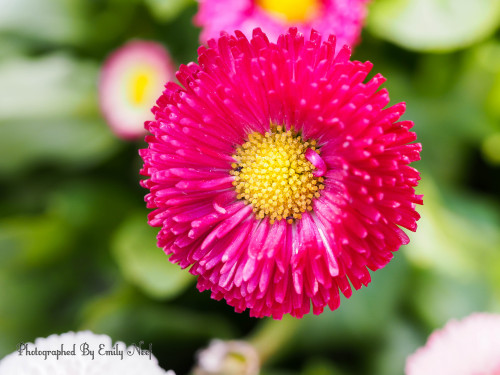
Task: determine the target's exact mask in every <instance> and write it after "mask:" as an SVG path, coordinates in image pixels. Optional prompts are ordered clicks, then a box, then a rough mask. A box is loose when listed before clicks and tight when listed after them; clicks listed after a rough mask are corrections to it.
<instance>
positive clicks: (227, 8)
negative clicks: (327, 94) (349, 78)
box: [194, 0, 370, 47]
mask: <svg viewBox="0 0 500 375" xmlns="http://www.w3.org/2000/svg"><path fill="white" fill-rule="evenodd" d="M273 1H274V2H281V3H283V4H284V5H283V8H284V9H286V8H288V9H290V8H293V7H294V6H297V4H286V1H283V0H281V1H280V0H270V1H268V2H271V3H272V2H273ZM302 1H303V2H305V3H308V4H310V5H309V6H311V5H316V8H317V9H316V11H315V12H314V14H313V15H312V16H311V17H308V18H307V19H303V20H290V19H286V18H284V17H283V15H280V14H279V13H276V12H272V11H271V10H272V9H271V10H270V9H267V8H266V6H265V3H266V1H257V0H198V2H199V11H198V13H197V14H196V16H195V19H194V22H195V24H197V25H198V26H201V27H202V31H201V34H200V40H201V41H203V42H204V41H207V40H208V39H211V38H217V37H218V36H219V35H220V31H221V30H226V31H232V30H241V31H242V32H243V33H244V34H246V35H251V33H252V30H253V29H254V28H256V27H259V28H261V29H262V30H263V31H264V32H265V33H266V34H267V35H268V37H269V38H270V39H271V40H276V39H277V37H278V36H279V35H280V34H283V33H285V32H286V31H287V30H288V28H290V27H292V26H293V27H297V28H298V29H299V31H300V32H303V33H305V34H309V33H310V31H311V30H312V29H315V30H317V31H318V32H319V33H320V34H322V35H329V34H335V35H336V37H337V45H338V46H340V47H342V46H343V45H344V44H347V45H349V46H351V47H353V46H354V45H356V44H357V43H358V41H359V37H360V34H361V29H362V27H363V24H364V21H365V17H366V14H367V5H368V3H369V1H370V0H302ZM303 7H304V6H303Z"/></svg>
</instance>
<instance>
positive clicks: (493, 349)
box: [406, 313, 500, 375]
mask: <svg viewBox="0 0 500 375" xmlns="http://www.w3.org/2000/svg"><path fill="white" fill-rule="evenodd" d="M429 374H440V375H500V314H488V313H475V314H472V315H469V316H468V317H466V318H465V319H463V320H461V321H456V320H452V321H450V322H448V323H447V324H446V326H445V327H444V328H443V329H441V330H437V331H435V332H433V333H432V335H431V336H430V337H429V339H428V341H427V343H426V344H425V346H424V347H422V348H420V349H418V350H417V351H416V352H415V353H414V354H412V355H411V356H410V357H408V359H407V361H406V375H429Z"/></svg>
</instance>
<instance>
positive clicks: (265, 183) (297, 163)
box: [231, 126, 324, 224]
mask: <svg viewBox="0 0 500 375" xmlns="http://www.w3.org/2000/svg"><path fill="white" fill-rule="evenodd" d="M308 149H311V150H313V151H314V152H316V153H317V154H319V153H320V151H319V149H317V147H316V141H315V140H309V141H304V140H303V139H302V137H301V136H300V135H299V134H297V133H296V132H294V131H293V129H291V130H288V131H286V130H285V129H283V127H281V126H278V127H276V128H275V129H274V130H272V131H270V132H266V133H265V134H264V135H262V134H261V133H258V132H254V133H251V134H249V135H248V141H247V142H245V143H244V144H243V145H241V146H239V147H238V148H237V149H236V153H235V154H234V155H233V158H234V159H235V160H236V161H237V162H236V163H233V164H232V165H231V166H232V168H233V170H232V171H231V174H232V175H234V177H235V179H234V182H233V185H234V186H235V189H236V193H237V198H238V199H241V200H244V201H245V203H246V204H250V205H252V207H253V211H254V213H255V214H256V216H257V217H258V218H260V219H263V218H264V217H266V216H267V217H269V219H270V222H271V223H274V222H275V221H276V220H281V219H286V220H287V221H288V222H289V223H290V224H291V223H292V222H293V220H294V219H300V218H301V217H302V213H303V212H305V211H311V210H312V200H313V199H314V198H319V196H320V193H319V191H320V190H322V189H323V188H324V185H323V177H315V176H314V175H313V171H314V169H315V168H316V167H315V166H314V165H313V164H311V162H309V161H308V160H307V158H306V155H305V154H306V151H307V150H308ZM310 152H311V151H310Z"/></svg>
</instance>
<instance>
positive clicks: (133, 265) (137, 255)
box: [113, 211, 194, 299]
mask: <svg viewBox="0 0 500 375" xmlns="http://www.w3.org/2000/svg"><path fill="white" fill-rule="evenodd" d="M146 216H147V213H146V212H144V211H140V212H139V213H138V214H134V215H132V216H130V217H129V218H127V220H126V221H125V223H123V225H122V226H121V227H120V229H119V230H118V232H117V233H116V236H115V238H114V241H113V255H114V256H115V259H116V262H117V264H118V265H119V266H120V269H121V271H122V273H123V275H124V277H125V278H126V279H127V280H129V281H130V282H131V283H133V284H135V285H137V286H138V287H140V288H141V289H143V290H144V292H145V293H147V294H148V295H149V296H151V297H152V298H157V299H164V298H172V297H175V296H176V295H178V294H179V293H182V291H183V290H184V289H185V288H186V287H187V286H188V285H190V284H191V283H192V282H193V281H194V276H192V275H191V274H190V273H188V272H186V271H184V270H181V269H180V268H179V267H178V266H176V265H174V264H172V263H170V262H168V261H167V259H166V258H167V257H166V255H165V254H164V253H163V251H162V250H161V249H159V248H158V247H157V246H156V241H155V237H156V233H157V232H158V230H157V229H156V228H151V227H149V226H148V225H147V223H146Z"/></svg>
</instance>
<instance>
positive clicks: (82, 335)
mask: <svg viewBox="0 0 500 375" xmlns="http://www.w3.org/2000/svg"><path fill="white" fill-rule="evenodd" d="M138 349H139V350H138ZM0 374H1V375H100V374H107V375H115V374H116V375H139V374H141V375H142V374H147V375H175V374H174V372H173V371H165V370H163V369H162V368H161V367H160V366H159V365H158V361H157V359H156V358H155V357H154V356H153V355H152V353H151V352H150V347H149V346H144V344H143V343H138V344H137V345H135V344H134V345H131V346H129V347H127V346H126V345H125V344H124V343H123V342H116V343H115V344H114V345H113V343H112V341H111V338H110V337H109V336H106V335H96V334H94V333H92V332H90V331H82V332H76V333H75V332H68V333H63V334H62V335H51V336H49V337H47V338H38V339H36V340H35V342H34V343H19V344H18V350H17V351H16V352H13V353H11V354H9V355H7V356H6V357H5V358H3V359H2V360H1V361H0Z"/></svg>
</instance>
